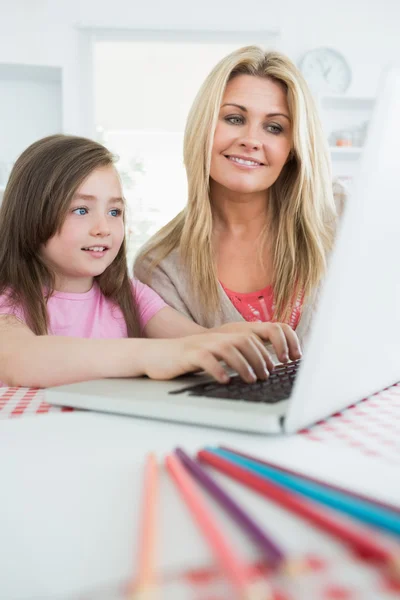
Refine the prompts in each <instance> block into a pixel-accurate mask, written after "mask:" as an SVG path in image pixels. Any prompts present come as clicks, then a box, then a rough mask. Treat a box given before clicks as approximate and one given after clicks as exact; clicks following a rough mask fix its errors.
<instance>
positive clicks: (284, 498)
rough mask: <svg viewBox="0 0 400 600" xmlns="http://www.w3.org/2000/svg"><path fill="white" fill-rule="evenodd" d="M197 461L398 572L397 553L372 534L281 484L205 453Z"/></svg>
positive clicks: (201, 452) (199, 453) (206, 451)
mask: <svg viewBox="0 0 400 600" xmlns="http://www.w3.org/2000/svg"><path fill="white" fill-rule="evenodd" d="M197 457H198V459H199V460H201V461H203V462H205V463H207V464H209V465H211V466H213V467H214V468H216V469H217V470H218V471H221V472H222V473H225V474H226V475H229V476H230V477H231V478H232V479H235V480H236V481H240V482H241V483H243V484H244V485H246V486H247V487H249V488H251V489H253V490H255V491H256V492H258V493H259V494H260V495H261V496H264V497H266V498H268V499H269V500H273V501H274V502H276V503H278V504H279V505H280V506H284V507H285V508H287V509H288V510H290V511H292V512H293V513H295V514H297V515H300V516H302V517H304V518H305V519H307V520H308V521H310V522H311V523H312V524H313V525H316V526H317V527H319V528H321V529H323V530H325V531H327V532H328V533H330V534H331V535H333V536H335V537H337V538H338V539H339V540H340V541H342V542H345V543H347V544H348V545H349V546H351V547H352V549H353V551H354V552H355V553H357V554H358V555H359V556H361V557H362V558H364V559H366V560H371V561H376V562H378V563H382V564H385V565H386V566H388V567H390V568H391V570H393V571H394V572H396V573H397V574H400V568H399V567H400V556H399V555H398V554H395V552H394V551H393V549H392V548H388V547H386V546H385V545H383V544H382V543H380V542H378V541H376V540H374V538H373V535H374V533H373V532H371V533H368V532H366V531H365V530H362V529H360V528H358V527H356V526H353V525H350V524H349V523H346V522H344V521H343V520H342V519H340V518H337V517H336V516H334V515H333V514H330V513H328V512H327V511H325V510H321V509H320V508H319V506H317V505H316V504H315V503H313V502H311V501H309V500H306V499H304V498H302V497H300V496H298V495H296V494H293V493H291V492H288V491H287V490H286V489H284V488H283V487H282V486H279V485H277V484H276V483H272V482H271V481H267V480H266V479H264V478H262V477H259V476H258V475H256V474H254V473H252V472H250V471H249V470H247V469H244V468H243V467H240V466H239V465H237V464H235V463H233V462H231V461H229V460H227V459H225V458H222V457H221V456H218V455H216V454H214V453H213V452H209V451H208V450H201V451H200V452H198V454H197Z"/></svg>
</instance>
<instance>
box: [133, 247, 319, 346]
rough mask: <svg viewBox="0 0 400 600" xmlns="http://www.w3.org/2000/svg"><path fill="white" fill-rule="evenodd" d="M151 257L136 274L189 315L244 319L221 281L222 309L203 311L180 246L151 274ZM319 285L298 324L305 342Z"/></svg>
mask: <svg viewBox="0 0 400 600" xmlns="http://www.w3.org/2000/svg"><path fill="white" fill-rule="evenodd" d="M149 264H150V259H146V260H145V261H141V263H140V264H138V265H135V277H137V278H138V279H140V280H141V281H143V282H145V283H147V284H148V285H150V287H152V288H153V290H155V291H156V292H157V294H159V295H160V296H161V297H162V298H163V299H164V300H165V302H166V303H167V304H169V306H172V308H175V309H176V310H177V311H179V312H180V313H182V314H184V315H186V316H187V317H188V318H189V319H191V320H192V321H194V322H195V323H198V324H199V325H202V326H203V327H218V326H219V325H222V324H224V323H231V322H234V321H244V319H243V317H242V315H241V314H240V313H239V312H238V311H237V310H236V308H235V307H234V306H233V304H232V302H231V301H230V299H229V298H228V296H227V295H226V293H225V291H224V289H223V287H222V286H221V285H219V295H220V300H221V305H220V310H219V311H217V312H215V313H213V314H207V313H206V312H204V311H202V310H201V309H200V308H199V307H198V306H197V303H195V302H193V296H192V294H191V290H190V287H189V281H188V277H187V274H186V271H185V268H184V266H183V265H182V262H181V260H180V257H179V251H178V249H175V250H173V251H172V252H171V253H170V254H169V255H168V256H167V257H166V258H164V260H162V261H161V263H160V264H159V265H158V266H157V267H156V268H155V269H154V270H153V271H152V273H151V275H150V278H149V271H148V267H149ZM318 291H319V288H318V290H315V292H314V293H313V294H311V295H310V297H309V298H308V299H307V300H306V302H305V304H304V305H303V311H302V315H301V318H300V321H299V324H298V326H297V328H296V333H297V335H298V337H299V339H300V343H301V344H302V345H304V342H305V340H306V338H307V335H308V332H309V329H310V325H311V321H312V317H313V314H314V311H315V307H316V303H317V299H318V296H319V293H318Z"/></svg>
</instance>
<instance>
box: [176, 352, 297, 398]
mask: <svg viewBox="0 0 400 600" xmlns="http://www.w3.org/2000/svg"><path fill="white" fill-rule="evenodd" d="M300 363H301V360H300V359H299V360H294V361H293V362H289V363H287V364H286V365H281V364H280V365H277V366H276V367H275V368H274V370H273V371H272V372H271V374H270V376H269V378H268V379H267V380H266V381H261V380H258V381H256V382H255V383H246V382H244V381H243V380H242V379H241V378H240V377H239V375H235V376H234V377H231V379H230V381H229V383H218V382H216V381H210V382H208V383H199V384H195V385H190V386H188V387H186V388H183V389H180V390H174V391H172V392H169V393H170V394H182V393H183V392H188V393H189V395H190V396H203V397H204V396H205V397H208V398H222V399H226V400H242V401H245V402H263V403H267V404H274V403H275V402H280V401H281V400H286V399H287V398H289V396H290V394H291V392H292V388H293V384H294V381H295V378H296V375H297V370H298V368H299V365H300Z"/></svg>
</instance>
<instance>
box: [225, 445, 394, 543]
mask: <svg viewBox="0 0 400 600" xmlns="http://www.w3.org/2000/svg"><path fill="white" fill-rule="evenodd" d="M216 452H218V453H219V454H221V455H223V456H225V457H226V458H229V459H230V460H233V461H235V462H237V463H238V464H240V465H241V466H242V467H245V468H249V469H251V470H252V471H253V472H255V473H257V474H258V475H260V476H261V477H266V478H267V479H270V480H272V481H275V482H276V483H278V484H279V485H283V486H284V487H285V488H288V489H291V490H294V491H295V492H297V493H299V494H302V495H303V496H306V497H307V498H311V499H312V500H315V501H317V502H319V503H321V504H325V505H326V506H330V507H331V508H334V509H335V510H339V511H341V512H343V513H345V514H348V515H350V516H352V517H355V518H357V519H358V520H360V521H362V522H363V523H367V524H368V525H374V526H375V527H380V528H381V529H385V530H386V531H389V532H390V533H394V534H396V535H400V515H399V514H397V513H394V512H393V511H391V510H388V509H386V508H383V507H382V506H378V505H376V504H373V503H371V502H367V501H365V500H361V499H359V498H355V497H354V496H351V495H349V494H346V493H344V492H342V491H338V490H335V489H332V488H329V487H327V486H324V485H322V484H321V483H315V482H313V481H310V480H307V479H305V478H303V477H301V476H299V475H292V474H291V473H287V472H284V471H282V470H280V469H278V468H277V467H271V466H270V465H267V464H264V463H261V462H260V461H257V460H254V459H253V458H251V459H250V458H248V457H244V456H242V455H240V454H238V453H237V452H231V451H230V450H226V449H224V448H218V449H216Z"/></svg>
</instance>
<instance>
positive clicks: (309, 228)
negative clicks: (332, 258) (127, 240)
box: [135, 46, 336, 341]
mask: <svg viewBox="0 0 400 600" xmlns="http://www.w3.org/2000/svg"><path fill="white" fill-rule="evenodd" d="M184 161H185V167H186V171H187V178H188V202H187V206H186V208H185V209H184V210H183V211H182V212H181V213H179V214H178V215H177V216H176V217H175V218H174V219H173V220H172V221H171V222H170V223H168V224H167V225H166V226H165V227H163V228H162V229H161V230H160V231H159V232H158V233H157V234H156V235H155V236H154V237H153V238H152V239H151V240H150V242H149V243H148V244H147V245H146V246H145V247H144V249H143V250H142V252H141V253H140V255H139V256H138V258H137V261H136V264H135V274H136V276H137V277H138V278H139V279H141V280H143V281H145V282H146V283H148V284H149V285H150V286H151V287H152V288H153V289H154V290H156V291H157V292H158V294H160V295H161V296H162V297H163V298H164V300H165V301H166V302H167V303H168V304H169V305H170V306H173V307H174V308H176V309H177V310H179V311H180V312H181V313H183V314H185V315H186V316H188V317H190V318H191V319H193V320H194V321H195V322H196V323H199V324H200V325H203V326H205V327H214V326H216V325H219V324H222V323H227V322H233V321H244V320H245V321H248V322H250V323H251V322H254V321H263V322H265V321H267V322H268V321H279V322H282V323H286V324H288V325H290V326H291V327H292V328H293V329H295V330H296V332H297V334H298V336H299V338H300V341H301V339H302V338H303V337H304V335H305V333H306V331H307V330H308V327H309V324H310V320H311V317H312V313H313V307H314V305H315V301H316V296H317V290H318V288H319V285H320V282H321V279H322V278H323V276H324V273H325V269H326V261H327V255H328V253H329V251H330V249H331V247H332V242H333V235H334V227H335V220H336V211H335V205H334V199H333V193H332V179H331V171H330V161H329V156H328V148H327V144H326V141H325V138H324V135H323V133H322V129H321V125H320V121H319V118H318V115H317V112H316V108H315V105H314V101H313V99H312V97H311V94H310V92H309V90H308V88H307V85H306V83H305V81H304V79H303V77H302V75H301V74H300V72H299V71H298V70H297V68H296V67H295V65H294V64H293V63H292V62H291V61H290V60H289V59H288V58H287V57H285V56H284V55H282V54H280V53H277V52H265V51H264V50H262V49H260V48H258V47H256V46H249V47H245V48H241V49H240V50H237V51H235V52H233V53H232V54H230V55H228V56H227V57H225V58H224V59H223V60H221V61H220V62H219V63H218V64H217V66H216V67H215V68H214V69H213V70H212V71H211V73H210V74H209V76H208V77H207V79H206V80H205V82H204V83H203V85H202V87H201V88H200V91H199V93H198V95H197V97H196V99H195V101H194V104H193V106H192V108H191V111H190V113H189V117H188V120H187V125H186V131H185V138H184Z"/></svg>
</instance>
